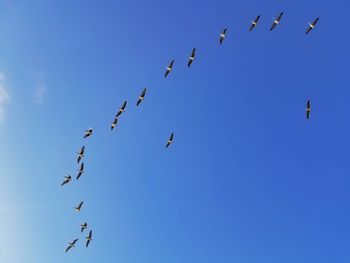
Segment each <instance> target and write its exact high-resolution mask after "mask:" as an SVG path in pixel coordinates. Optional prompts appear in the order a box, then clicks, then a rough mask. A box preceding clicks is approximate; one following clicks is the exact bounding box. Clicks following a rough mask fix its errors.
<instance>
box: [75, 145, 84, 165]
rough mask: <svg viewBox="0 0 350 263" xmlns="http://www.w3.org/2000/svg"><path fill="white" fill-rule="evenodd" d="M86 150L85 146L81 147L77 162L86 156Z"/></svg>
mask: <svg viewBox="0 0 350 263" xmlns="http://www.w3.org/2000/svg"><path fill="white" fill-rule="evenodd" d="M84 152H85V146H83V147H81V149H80V151H79V152H78V153H77V154H78V158H77V163H79V162H80V160H81V159H82V158H83V157H84Z"/></svg>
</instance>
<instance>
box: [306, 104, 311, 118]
mask: <svg viewBox="0 0 350 263" xmlns="http://www.w3.org/2000/svg"><path fill="white" fill-rule="evenodd" d="M310 112H311V103H310V100H308V101H307V103H306V119H309V118H310Z"/></svg>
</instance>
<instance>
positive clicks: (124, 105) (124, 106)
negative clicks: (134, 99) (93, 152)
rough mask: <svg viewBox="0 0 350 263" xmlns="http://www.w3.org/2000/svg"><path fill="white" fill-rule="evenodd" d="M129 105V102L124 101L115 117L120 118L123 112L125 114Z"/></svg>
mask: <svg viewBox="0 0 350 263" xmlns="http://www.w3.org/2000/svg"><path fill="white" fill-rule="evenodd" d="M127 103H128V102H127V101H124V103H123V105H122V106H121V107H120V108H119V110H118V112H117V115H116V116H115V117H116V118H118V117H119V116H120V115H121V114H122V113H123V112H125V108H126V104H127Z"/></svg>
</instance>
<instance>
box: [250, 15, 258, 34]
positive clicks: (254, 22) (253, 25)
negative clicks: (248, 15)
mask: <svg viewBox="0 0 350 263" xmlns="http://www.w3.org/2000/svg"><path fill="white" fill-rule="evenodd" d="M259 19H260V15H258V16H257V17H256V18H255V20H254V21H252V25H251V26H250V28H249V31H252V30H253V29H254V27H256V25H257V24H258V22H259Z"/></svg>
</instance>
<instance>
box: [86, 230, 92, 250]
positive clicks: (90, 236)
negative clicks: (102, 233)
mask: <svg viewBox="0 0 350 263" xmlns="http://www.w3.org/2000/svg"><path fill="white" fill-rule="evenodd" d="M91 240H92V230H90V232H89V235H88V236H87V237H86V247H88V246H89V244H90V241H91Z"/></svg>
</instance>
